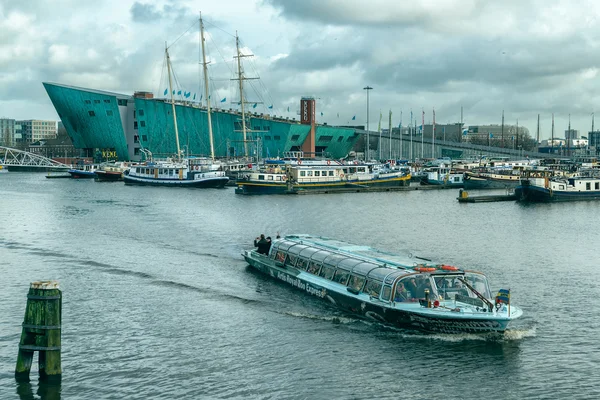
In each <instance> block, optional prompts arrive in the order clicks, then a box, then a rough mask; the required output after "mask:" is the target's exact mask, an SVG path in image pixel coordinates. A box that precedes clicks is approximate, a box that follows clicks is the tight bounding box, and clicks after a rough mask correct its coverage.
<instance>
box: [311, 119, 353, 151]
mask: <svg viewBox="0 0 600 400" xmlns="http://www.w3.org/2000/svg"><path fill="white" fill-rule="evenodd" d="M357 140H358V135H357V134H356V132H355V131H354V129H349V128H337V127H333V126H324V125H319V126H317V132H316V141H315V147H316V148H323V149H324V151H326V152H327V153H329V154H330V155H331V157H333V158H343V157H346V155H348V153H349V152H350V150H352V147H353V146H354V143H356V141H357Z"/></svg>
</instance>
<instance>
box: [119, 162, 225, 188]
mask: <svg viewBox="0 0 600 400" xmlns="http://www.w3.org/2000/svg"><path fill="white" fill-rule="evenodd" d="M123 180H124V181H125V184H126V185H149V186H168V187H197V188H222V187H224V186H225V184H226V183H227V181H228V180H229V178H227V176H226V175H225V172H223V171H222V170H220V166H218V165H215V164H213V163H212V160H210V159H205V158H188V159H182V160H179V161H177V160H170V159H168V160H165V161H150V162H146V163H143V164H138V165H136V166H133V167H131V168H129V169H128V170H127V171H125V173H124V174H123Z"/></svg>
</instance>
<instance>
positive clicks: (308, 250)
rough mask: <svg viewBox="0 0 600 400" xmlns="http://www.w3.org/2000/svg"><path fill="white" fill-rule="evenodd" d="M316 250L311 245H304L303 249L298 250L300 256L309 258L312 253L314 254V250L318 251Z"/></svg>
mask: <svg viewBox="0 0 600 400" xmlns="http://www.w3.org/2000/svg"><path fill="white" fill-rule="evenodd" d="M318 251H319V250H318V249H315V248H313V247H306V248H305V249H303V250H302V251H301V252H300V255H301V256H302V257H306V258H311V256H312V255H313V254H315V253H316V252H318Z"/></svg>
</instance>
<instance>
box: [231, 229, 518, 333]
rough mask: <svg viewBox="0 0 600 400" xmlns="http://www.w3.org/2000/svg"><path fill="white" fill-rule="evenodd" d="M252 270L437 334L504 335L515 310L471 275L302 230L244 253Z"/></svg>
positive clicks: (358, 311)
mask: <svg viewBox="0 0 600 400" xmlns="http://www.w3.org/2000/svg"><path fill="white" fill-rule="evenodd" d="M242 255H243V256H244V258H245V259H246V261H247V262H248V264H250V266H252V267H253V268H255V269H257V270H259V271H261V272H263V273H265V274H267V275H270V276H271V277H273V278H276V279H279V280H281V281H283V282H285V283H287V284H289V285H291V286H293V287H295V288H297V289H300V290H303V291H305V292H306V293H308V294H311V295H313V296H317V297H320V298H323V299H327V300H328V301H330V302H331V303H333V304H335V305H337V306H339V307H340V308H343V309H345V310H348V311H351V312H353V313H356V314H359V315H362V316H365V317H367V318H370V319H374V320H376V321H380V322H384V323H389V324H392V325H395V326H398V327H402V328H413V329H418V330H422V331H426V332H439V333H464V332H467V333H484V332H499V333H502V332H504V331H505V330H506V329H507V328H508V325H509V323H510V322H511V321H513V320H515V319H517V318H519V317H521V316H522V315H523V311H522V310H521V309H520V308H518V307H515V306H514V305H511V303H510V290H504V289H501V290H500V291H499V292H498V295H497V296H495V298H492V294H491V293H492V292H491V291H490V288H489V285H488V281H487V278H486V277H485V275H483V274H482V273H479V272H474V271H466V270H461V269H458V268H456V267H454V266H449V265H441V264H431V263H428V264H417V263H415V262H414V260H413V259H412V258H410V257H409V256H402V255H398V254H392V253H387V252H383V251H379V250H376V249H373V248H371V247H367V246H357V245H353V244H350V243H346V242H342V241H339V240H333V239H329V238H324V237H316V236H310V235H288V236H285V237H284V238H281V239H276V240H274V241H273V244H272V246H271V248H270V250H269V253H268V254H261V253H259V252H258V251H256V250H246V251H244V252H243V254H242Z"/></svg>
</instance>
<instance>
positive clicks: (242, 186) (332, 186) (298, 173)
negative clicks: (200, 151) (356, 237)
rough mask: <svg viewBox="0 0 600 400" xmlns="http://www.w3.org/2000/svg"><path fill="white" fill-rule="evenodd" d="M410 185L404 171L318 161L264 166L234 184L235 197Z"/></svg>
mask: <svg viewBox="0 0 600 400" xmlns="http://www.w3.org/2000/svg"><path fill="white" fill-rule="evenodd" d="M409 184H410V173H409V172H408V170H404V169H403V170H392V169H389V168H383V167H382V168H379V167H374V166H372V165H366V164H347V165H346V164H341V163H338V162H333V161H322V162H321V163H320V165H319V164H309V165H304V164H302V162H301V163H300V165H297V164H296V165H289V164H285V165H267V167H265V168H263V169H262V170H259V171H254V172H251V173H247V174H245V175H244V176H243V177H242V178H241V179H238V180H237V181H236V185H237V188H236V189H235V193H237V194H289V193H292V194H296V193H300V192H311V191H312V192H336V191H348V190H356V191H361V190H369V189H372V188H377V189H381V190H385V189H386V188H387V189H394V188H400V187H404V186H408V185H409Z"/></svg>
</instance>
